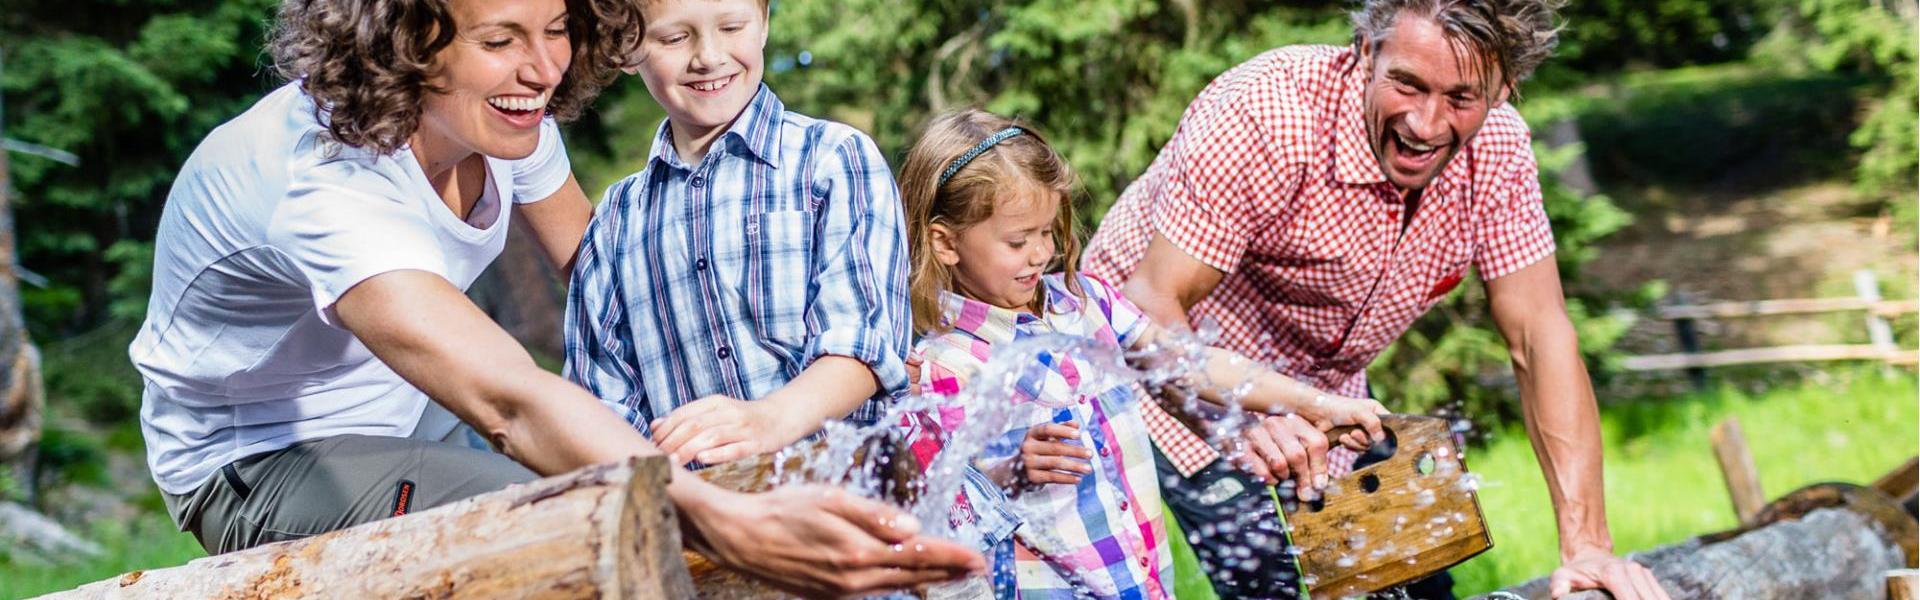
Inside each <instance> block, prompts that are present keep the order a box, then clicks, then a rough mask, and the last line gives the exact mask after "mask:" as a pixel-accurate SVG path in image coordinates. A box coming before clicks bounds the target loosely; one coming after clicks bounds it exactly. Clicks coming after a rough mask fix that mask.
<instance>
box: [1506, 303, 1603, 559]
mask: <svg viewBox="0 0 1920 600" xmlns="http://www.w3.org/2000/svg"><path fill="white" fill-rule="evenodd" d="M1551 320H1552V321H1556V322H1554V323H1549V324H1545V325H1544V326H1542V327H1540V328H1539V329H1540V330H1541V331H1537V332H1530V333H1529V334H1528V336H1527V339H1525V340H1522V341H1521V343H1520V344H1519V348H1518V349H1517V350H1516V351H1515V352H1514V355H1513V367H1514V373H1515V375H1517V376H1518V377H1517V378H1518V380H1519V382H1520V397H1521V411H1522V414H1523V415H1524V418H1525V419H1526V425H1527V437H1528V439H1529V440H1531V441H1532V443H1533V451H1534V455H1535V456H1537V457H1538V458H1539V460H1540V471H1541V474H1542V475H1543V476H1544V477H1545V478H1546V482H1547V492H1548V494H1549V495H1550V496H1551V498H1552V500H1553V507H1554V515H1555V517H1556V519H1557V525H1558V528H1559V532H1560V554H1561V558H1562V560H1565V559H1567V558H1569V557H1572V556H1573V555H1574V554H1576V553H1578V552H1579V551H1581V550H1586V549H1596V548H1597V549H1601V550H1605V551H1606V552H1608V553H1611V552H1612V551H1613V541H1612V538H1611V537H1610V536H1609V535H1608V533H1607V515H1606V496H1605V489H1604V480H1603V477H1602V468H1603V467H1602V459H1601V450H1600V449H1601V440H1600V415H1599V409H1598V407H1597V406H1596V404H1595V401H1594V397H1593V385H1592V383H1591V382H1590V381H1589V379H1588V377H1587V369H1586V365H1585V364H1584V363H1583V362H1582V361H1581V359H1580V351H1579V348H1578V344H1577V341H1576V338H1575V335H1574V332H1573V324H1572V323H1571V322H1570V321H1568V320H1567V318H1566V316H1565V313H1564V312H1562V313H1560V315H1558V317H1557V318H1552V319H1551Z"/></svg>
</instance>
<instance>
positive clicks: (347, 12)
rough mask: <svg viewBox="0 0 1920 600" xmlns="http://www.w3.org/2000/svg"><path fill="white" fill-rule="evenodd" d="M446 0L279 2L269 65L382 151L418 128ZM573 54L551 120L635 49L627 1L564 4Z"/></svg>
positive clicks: (638, 22) (445, 39)
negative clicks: (271, 57)
mask: <svg viewBox="0 0 1920 600" xmlns="http://www.w3.org/2000/svg"><path fill="white" fill-rule="evenodd" d="M449 1H450V0H285V1H284V2H282V3H281V4H280V14H279V15H278V17H277V19H276V21H277V22H276V24H275V26H274V31H273V34H272V39H271V40H269V42H268V46H269V47H271V48H272V52H273V60H274V66H275V69H276V70H278V71H279V73H280V75H281V76H282V77H285V78H287V79H289V80H298V81H300V87H301V89H303V90H305V91H306V93H307V95H308V96H311V97H312V98H313V99H314V112H315V115H316V116H319V115H320V114H321V113H325V116H326V118H325V119H324V121H325V122H326V123H327V131H328V133H329V134H330V135H331V136H332V138H333V139H334V140H335V141H337V142H340V143H343V144H346V145H349V146H355V147H359V148H366V149H370V150H373V151H376V152H380V153H382V154H386V153H390V152H393V151H394V150H395V149H398V148H399V147H400V146H402V145H404V144H406V141H407V138H408V137H410V136H412V135H413V132H414V130H415V129H416V128H418V127H419V126H420V99H421V95H423V94H425V93H427V92H429V91H431V87H432V86H431V84H429V83H428V78H430V77H431V76H432V75H433V69H434V60H433V59H434V56H435V55H437V54H439V52H440V50H441V49H444V48H446V47H447V45H448V44H451V43H453V38H454V34H455V32H456V30H455V27H454V22H453V14H452V13H451V12H450V11H449V10H448V6H447V3H448V2H449ZM566 2H567V35H568V38H569V42H570V44H571V45H572V47H573V60H572V62H571V64H570V65H569V66H568V67H567V72H566V73H565V75H564V76H563V77H562V78H561V80H560V87H559V88H557V89H555V90H554V91H553V98H552V99H551V100H549V101H548V103H547V112H548V113H549V114H552V115H553V116H554V118H557V119H561V120H569V119H572V118H574V117H577V116H579V115H580V112H581V111H582V110H584V109H585V108H586V107H587V105H588V104H591V103H592V102H593V97H594V96H595V95H597V94H599V93H600V89H601V88H603V87H606V85H607V84H608V83H610V82H612V81H613V78H614V76H616V75H617V74H618V73H619V68H620V67H621V66H623V65H625V64H626V63H627V62H629V60H630V57H632V56H633V54H634V51H635V50H636V49H637V48H638V46H639V40H640V32H641V30H642V28H643V22H642V19H641V15H640V6H639V4H638V3H635V2H633V1H632V0H566Z"/></svg>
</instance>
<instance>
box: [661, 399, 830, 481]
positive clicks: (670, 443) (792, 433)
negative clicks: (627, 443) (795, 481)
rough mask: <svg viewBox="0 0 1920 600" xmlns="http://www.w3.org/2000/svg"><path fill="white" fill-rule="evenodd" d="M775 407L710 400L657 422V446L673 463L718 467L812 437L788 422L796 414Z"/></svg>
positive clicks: (701, 400)
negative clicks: (699, 463) (692, 461)
mask: <svg viewBox="0 0 1920 600" xmlns="http://www.w3.org/2000/svg"><path fill="white" fill-rule="evenodd" d="M777 408H778V406H777V405H774V404H771V403H767V402H765V401H761V402H747V401H745V400H740V399H738V398H730V397H727V396H721V395H713V396H707V397H705V398H701V399H699V400H695V401H693V402H691V403H689V404H687V405H686V406H682V407H680V408H677V409H674V411H673V412H672V413H668V414H667V416H666V417H664V418H660V419H654V421H653V423H651V428H652V429H653V443H654V445H657V446H659V447H660V451H661V452H665V453H667V456H668V458H669V460H672V461H673V462H674V464H678V465H685V464H687V461H689V460H698V461H700V462H703V463H706V464H709V465H717V464H720V463H725V462H729V461H733V460H738V459H741V458H745V457H748V456H753V455H756V454H764V453H767V452H773V451H775V450H779V449H781V448H785V447H786V446H787V444H791V443H793V442H794V441H796V440H799V439H800V438H802V437H806V435H807V434H808V433H811V432H812V429H805V430H804V431H803V430H802V428H803V427H802V426H800V425H797V424H795V423H790V422H788V421H790V420H792V419H789V418H788V417H789V416H792V415H791V414H783V411H779V410H774V409H777ZM814 425H815V426H818V425H819V424H818V423H815V424H814Z"/></svg>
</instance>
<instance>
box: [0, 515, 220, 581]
mask: <svg viewBox="0 0 1920 600" xmlns="http://www.w3.org/2000/svg"><path fill="white" fill-rule="evenodd" d="M80 533H81V535H83V536H85V537H86V538H87V539H90V540H93V541H94V542H96V543H99V544H100V546H101V547H102V548H104V549H105V550H106V554H105V555H104V556H101V557H100V558H97V559H94V560H90V561H86V562H82V563H76V564H41V563H35V562H26V561H9V560H7V559H5V558H0V598H26V597H31V596H37V595H40V594H45V593H48V592H57V591H60V590H65V589H70V588H74V587H79V586H80V585H83V584H87V583H91V582H94V581H99V580H102V579H106V578H109V577H113V576H115V575H119V574H121V573H125V572H128V571H132V570H135V569H154V568H160V567H170V566H175V565H181V564H185V563H186V562H187V561H189V560H193V559H195V558H199V557H201V556H205V555H206V553H205V552H202V551H201V550H200V543H199V542H197V541H194V539H193V536H192V535H189V534H185V533H181V532H179V531H177V530H176V529H174V526H173V522H172V521H169V520H168V519H167V517H166V516H165V515H161V514H148V515H145V516H142V517H141V518H139V519H136V520H134V521H132V522H105V523H100V524H98V525H96V526H94V527H93V528H92V530H91V531H86V532H80Z"/></svg>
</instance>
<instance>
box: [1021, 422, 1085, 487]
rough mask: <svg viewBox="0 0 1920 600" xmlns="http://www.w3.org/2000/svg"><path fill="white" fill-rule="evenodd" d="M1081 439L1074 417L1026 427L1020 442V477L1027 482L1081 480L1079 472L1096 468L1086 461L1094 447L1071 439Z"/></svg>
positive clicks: (1031, 483)
mask: <svg viewBox="0 0 1920 600" xmlns="http://www.w3.org/2000/svg"><path fill="white" fill-rule="evenodd" d="M1079 439H1080V425H1079V424H1077V423H1074V422H1072V421H1068V422H1066V423H1048V424H1045V425H1039V426H1036V427H1033V428H1031V429H1028V430H1027V439H1026V440H1025V441H1023V442H1021V443H1020V470H1019V472H1020V478H1021V480H1023V481H1024V482H1025V483H1026V484H1027V485H1028V486H1040V485H1045V484H1049V483H1064V484H1068V485H1073V484H1078V483H1080V476H1081V475H1085V474H1088V473H1092V472H1093V465H1092V464H1090V463H1088V462H1087V461H1088V460H1090V459H1092V458H1093V451H1092V450H1088V449H1086V448H1084V447H1081V446H1079V445H1076V444H1072V443H1069V442H1071V441H1075V440H1079Z"/></svg>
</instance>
